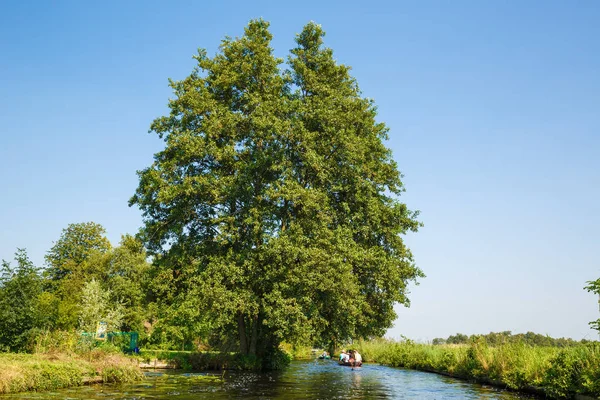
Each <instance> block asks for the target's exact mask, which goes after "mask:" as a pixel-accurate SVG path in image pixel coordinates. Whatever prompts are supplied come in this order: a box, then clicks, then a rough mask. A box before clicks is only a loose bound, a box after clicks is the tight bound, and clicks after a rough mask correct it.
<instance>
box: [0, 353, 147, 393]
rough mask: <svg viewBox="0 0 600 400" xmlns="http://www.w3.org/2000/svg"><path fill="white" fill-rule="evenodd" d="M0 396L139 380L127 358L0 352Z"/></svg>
mask: <svg viewBox="0 0 600 400" xmlns="http://www.w3.org/2000/svg"><path fill="white" fill-rule="evenodd" d="M0 365H1V366H2V368H0V393H15V392H24V391H47V390H54V389H59V388H65V387H71V386H78V385H83V384H85V383H87V382H98V383H102V382H131V381H135V380H139V379H141V378H142V374H141V372H140V370H139V368H138V367H137V363H135V362H133V361H132V360H131V359H130V358H128V357H125V356H122V355H118V354H109V353H105V352H102V351H91V352H89V353H87V354H82V355H66V354H11V353H4V354H2V353H0Z"/></svg>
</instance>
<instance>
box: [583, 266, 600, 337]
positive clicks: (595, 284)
mask: <svg viewBox="0 0 600 400" xmlns="http://www.w3.org/2000/svg"><path fill="white" fill-rule="evenodd" d="M587 284H588V285H587V286H586V287H585V288H584V289H585V290H587V291H588V292H592V293H595V294H596V295H597V296H600V278H598V279H596V280H595V281H589V282H587ZM598 303H599V305H600V300H598ZM590 326H591V327H592V329H595V330H597V331H600V318H598V319H597V320H596V321H592V322H590Z"/></svg>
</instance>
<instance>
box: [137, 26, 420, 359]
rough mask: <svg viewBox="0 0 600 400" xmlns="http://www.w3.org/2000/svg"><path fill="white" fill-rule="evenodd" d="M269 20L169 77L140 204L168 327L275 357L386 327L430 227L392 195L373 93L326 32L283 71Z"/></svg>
mask: <svg viewBox="0 0 600 400" xmlns="http://www.w3.org/2000/svg"><path fill="white" fill-rule="evenodd" d="M268 26H269V25H268V23H266V22H264V21H262V20H255V21H251V22H250V24H249V25H248V26H247V27H246V29H245V31H244V35H243V36H242V37H240V38H236V39H231V38H226V39H225V40H223V42H222V43H221V46H220V52H219V53H218V54H217V55H216V56H214V57H213V58H209V57H208V56H207V54H206V52H205V51H204V50H200V51H199V52H198V55H197V56H196V57H195V58H196V61H197V63H198V65H197V68H196V69H195V70H194V71H193V72H192V74H191V75H190V76H189V77H187V78H185V79H184V80H182V81H172V82H171V87H172V88H173V91H174V94H175V98H174V99H173V100H171V101H170V103H169V107H170V109H171V112H170V115H168V116H164V117H160V118H158V119H156V120H155V121H154V122H153V123H152V126H151V129H152V130H153V131H154V132H156V133H157V134H158V135H159V137H161V138H162V139H163V140H164V141H165V148H164V150H162V151H161V152H159V153H157V154H156V155H155V157H154V163H153V164H152V165H151V166H150V167H148V168H147V169H145V170H143V171H140V172H139V176H140V184H139V187H138V189H137V191H136V193H135V195H134V196H133V197H132V199H131V201H130V204H131V205H137V206H139V207H140V208H141V210H142V211H143V215H144V222H145V226H144V229H143V231H142V234H141V238H142V239H143V240H144V243H145V244H146V246H147V248H148V249H149V250H150V252H151V253H152V254H153V255H154V256H155V262H154V266H153V269H152V272H151V276H152V283H153V284H152V285H151V286H152V292H153V297H154V299H155V310H156V312H157V313H158V314H159V316H158V321H157V328H158V327H161V324H162V327H161V329H160V331H161V332H163V333H164V332H168V329H167V327H168V326H171V327H173V326H177V327H192V329H191V330H190V331H189V335H190V336H191V335H193V334H196V335H197V334H198V333H202V332H204V333H208V332H211V335H210V339H211V340H212V341H213V342H214V343H215V344H219V345H221V346H222V347H225V348H228V347H229V346H231V344H232V343H235V344H236V347H237V349H239V350H240V351H241V352H242V353H244V354H258V355H259V356H260V357H261V358H262V359H263V360H272V362H271V361H266V364H269V365H272V366H278V365H280V364H282V363H285V361H284V358H285V357H283V356H281V357H280V356H279V355H278V354H279V350H278V348H279V344H280V343H281V342H282V341H283V340H284V339H285V340H286V341H289V342H292V343H322V344H329V343H335V342H338V341H342V340H345V339H348V338H356V337H368V336H372V335H378V334H382V333H383V332H385V330H386V329H387V328H388V327H389V326H390V325H391V323H392V321H393V320H394V318H395V316H396V315H395V313H394V310H393V305H394V303H396V302H399V303H402V304H406V305H408V298H407V297H406V286H407V283H408V282H409V281H412V280H415V279H416V278H418V277H421V276H423V274H422V273H421V271H420V270H419V269H418V268H417V267H416V266H415V265H414V263H413V259H412V255H411V253H410V251H409V249H408V248H407V247H406V246H405V245H404V243H403V241H402V239H401V235H402V234H405V233H406V232H408V231H416V230H417V228H418V227H419V222H417V221H416V216H417V213H414V212H411V211H409V210H408V209H407V207H406V206H405V205H404V204H402V203H400V202H399V201H398V200H397V196H399V195H400V194H401V192H402V191H403V186H402V182H401V180H400V173H399V172H398V170H397V166H396V164H395V162H394V161H393V160H392V155H391V152H390V150H389V149H387V148H386V147H385V146H384V144H383V140H384V139H385V138H386V137H387V136H386V135H387V127H386V126H385V125H384V124H382V123H379V122H376V120H375V118H376V108H375V105H374V103H373V102H372V101H371V100H369V99H365V98H363V97H361V93H360V90H359V89H358V85H357V83H356V81H355V80H354V78H352V77H351V76H350V74H349V70H350V68H349V67H347V66H344V65H339V64H337V63H336V62H335V60H334V58H333V52H332V51H331V50H330V49H327V48H325V47H323V40H322V39H323V36H324V32H323V31H322V30H321V28H320V26H318V25H316V24H314V23H310V24H308V25H307V26H306V27H305V28H304V29H303V31H302V33H300V34H299V35H298V36H297V38H296V43H297V47H296V48H294V49H293V50H292V51H291V55H290V56H289V58H288V65H289V70H287V71H281V69H280V65H281V64H282V62H283V60H281V59H278V58H275V57H274V56H273V50H272V48H271V39H272V36H271V34H270V32H269V30H268ZM340 287H344V290H340ZM161 321H169V322H168V323H162V322H161ZM180 321H185V322H184V323H182V322H180ZM157 331H158V330H157ZM152 335H154V333H153V334H152ZM184 336H185V335H184ZM182 339H183V340H185V339H184V338H182Z"/></svg>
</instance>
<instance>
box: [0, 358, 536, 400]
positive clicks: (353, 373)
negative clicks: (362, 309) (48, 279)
mask: <svg viewBox="0 0 600 400" xmlns="http://www.w3.org/2000/svg"><path fill="white" fill-rule="evenodd" d="M232 398H244V399H292V400H293V399H423V400H430V399H526V398H528V399H531V397H528V396H525V395H520V394H516V393H512V392H507V391H503V390H499V389H496V388H492V387H489V386H482V385H476V384H470V383H466V382H463V381H460V380H456V379H452V378H448V377H444V376H440V375H437V374H431V373H426V372H418V371H409V370H404V369H399V368H390V367H384V366H380V365H375V364H365V365H364V366H363V367H361V368H356V369H355V370H352V369H351V368H349V367H341V366H339V365H337V363H335V362H334V361H329V360H327V361H322V360H319V361H310V362H309V361H306V362H300V361H298V362H293V363H292V364H291V365H290V367H289V368H287V369H286V370H284V371H280V372H269V373H249V372H231V371H227V372H225V373H224V374H223V375H221V374H209V373H183V372H165V373H160V372H149V373H147V376H146V379H145V380H144V381H142V382H138V383H135V384H122V385H94V386H85V387H79V388H73V389H64V390H58V391H55V392H45V393H26V394H20V395H18V394H17V395H8V396H0V399H2V400H4V399H28V400H33V399H40V400H42V399H43V400H48V399H103V400H110V399H131V400H144V399H175V400H189V399H232Z"/></svg>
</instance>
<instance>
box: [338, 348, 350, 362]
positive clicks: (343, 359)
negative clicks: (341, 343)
mask: <svg viewBox="0 0 600 400" xmlns="http://www.w3.org/2000/svg"><path fill="white" fill-rule="evenodd" d="M349 360H350V354H348V353H346V350H342V352H341V354H340V362H342V363H347V362H348V361H349Z"/></svg>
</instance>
